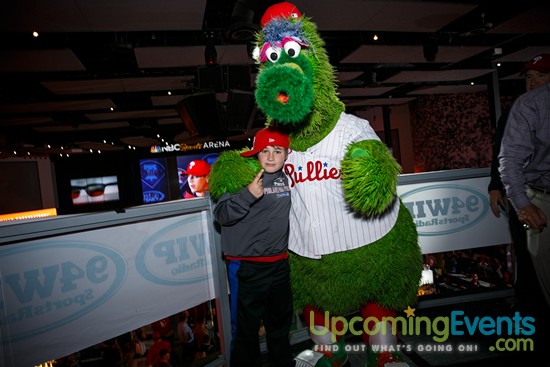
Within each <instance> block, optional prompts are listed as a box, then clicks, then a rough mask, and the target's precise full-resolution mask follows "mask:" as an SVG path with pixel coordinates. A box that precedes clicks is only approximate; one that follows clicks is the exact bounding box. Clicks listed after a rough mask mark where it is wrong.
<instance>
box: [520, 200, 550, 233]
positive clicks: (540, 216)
mask: <svg viewBox="0 0 550 367" xmlns="http://www.w3.org/2000/svg"><path fill="white" fill-rule="evenodd" d="M517 212H518V218H519V220H520V222H522V223H523V224H524V227H525V228H526V229H533V230H541V229H543V228H544V227H546V226H547V225H548V218H546V215H544V212H543V211H542V210H540V209H539V208H538V207H537V206H536V205H533V204H529V205H527V206H525V207H523V208H521V209H519V210H518V211H517Z"/></svg>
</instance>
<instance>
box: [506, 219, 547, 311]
mask: <svg viewBox="0 0 550 367" xmlns="http://www.w3.org/2000/svg"><path fill="white" fill-rule="evenodd" d="M508 225H509V227H510V236H511V237H512V243H513V246H514V253H515V258H516V283H515V284H514V294H515V297H516V299H517V301H518V303H519V308H520V311H522V312H524V313H526V314H530V316H535V317H543V316H544V315H541V313H545V312H544V307H543V306H545V305H546V301H545V300H544V298H543V296H542V291H541V288H540V284H539V281H538V278H537V273H536V272H535V267H534V265H533V260H532V259H531V254H530V253H529V251H528V250H527V233H526V230H525V228H523V223H521V222H520V221H519V218H518V215H517V213H516V211H515V210H514V208H510V212H509V218H508Z"/></svg>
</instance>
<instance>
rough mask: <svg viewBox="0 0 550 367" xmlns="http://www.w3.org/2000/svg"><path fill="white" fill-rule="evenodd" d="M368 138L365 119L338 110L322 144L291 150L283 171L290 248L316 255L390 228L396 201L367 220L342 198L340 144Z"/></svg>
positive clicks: (345, 247)
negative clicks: (289, 196)
mask: <svg viewBox="0 0 550 367" xmlns="http://www.w3.org/2000/svg"><path fill="white" fill-rule="evenodd" d="M371 139H375V140H379V138H378V135H376V133H375V132H374V130H373V129H372V127H371V126H370V125H369V123H368V121H366V120H363V119H359V118H357V117H356V116H354V115H349V114H345V113H342V115H341V117H340V119H339V120H338V123H337V124H336V126H335V128H334V129H333V130H332V131H331V132H330V133H329V134H328V135H327V136H326V137H325V138H324V139H323V140H322V141H321V142H319V143H318V144H316V145H314V146H312V147H311V148H308V149H307V150H306V151H304V152H299V151H291V152H290V154H289V156H288V159H287V161H286V163H285V172H286V174H287V175H288V177H289V181H290V186H291V189H292V190H291V193H292V209H291V211H290V228H291V230H290V239H289V246H288V247H289V249H290V250H291V251H293V252H295V253H297V254H298V255H301V256H306V257H309V258H313V259H318V258H320V257H321V255H326V254H331V253H334V252H340V251H346V250H351V249H355V248H358V247H361V246H365V245H368V244H369V243H372V242H374V241H376V240H378V239H380V238H381V237H383V236H385V235H386V234H387V233H388V232H389V231H390V230H391V229H392V228H393V226H394V225H395V221H396V220H397V215H398V213H399V200H395V201H394V203H393V205H391V207H390V208H389V209H388V210H387V211H386V212H384V213H383V214H382V215H379V216H375V217H369V218H364V217H361V216H358V215H357V213H355V212H354V211H352V210H351V209H350V208H349V207H348V205H347V204H346V203H345V202H344V201H343V200H342V197H343V195H344V194H343V189H342V181H341V179H340V176H341V172H340V162H341V161H342V159H343V158H344V153H345V151H344V150H343V149H342V147H346V146H348V145H349V144H350V143H353V142H356V141H362V140H371ZM298 224H299V225H298Z"/></svg>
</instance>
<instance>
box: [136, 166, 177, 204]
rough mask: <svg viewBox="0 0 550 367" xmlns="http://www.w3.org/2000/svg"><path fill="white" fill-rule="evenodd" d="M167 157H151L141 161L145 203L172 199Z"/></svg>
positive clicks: (142, 188) (142, 189) (140, 167)
mask: <svg viewBox="0 0 550 367" xmlns="http://www.w3.org/2000/svg"><path fill="white" fill-rule="evenodd" d="M166 166H167V160H166V158H149V159H141V160H140V161H139V170H140V176H141V191H142V193H143V203H144V204H151V203H159V202H162V201H167V200H169V199H170V193H169V184H168V177H167V170H166Z"/></svg>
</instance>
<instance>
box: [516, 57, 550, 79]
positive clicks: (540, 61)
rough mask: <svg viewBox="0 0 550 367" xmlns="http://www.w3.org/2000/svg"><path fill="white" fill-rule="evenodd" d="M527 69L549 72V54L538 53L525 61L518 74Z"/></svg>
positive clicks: (523, 72)
mask: <svg viewBox="0 0 550 367" xmlns="http://www.w3.org/2000/svg"><path fill="white" fill-rule="evenodd" d="M527 70H536V71H538V72H539V73H550V54H540V55H537V56H535V57H533V58H532V59H531V60H529V61H527V63H526V64H525V66H524V67H523V70H522V71H521V73H520V75H523V74H525V73H526V72H527Z"/></svg>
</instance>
